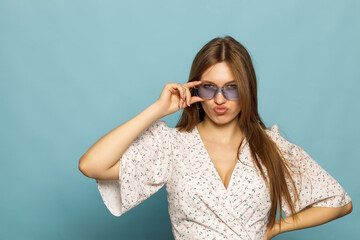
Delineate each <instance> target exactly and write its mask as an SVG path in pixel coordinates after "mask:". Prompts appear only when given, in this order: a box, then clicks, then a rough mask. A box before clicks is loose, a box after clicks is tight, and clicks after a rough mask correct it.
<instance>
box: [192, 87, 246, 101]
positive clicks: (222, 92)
mask: <svg viewBox="0 0 360 240" xmlns="http://www.w3.org/2000/svg"><path fill="white" fill-rule="evenodd" d="M204 85H210V84H203V85H200V86H204ZM234 85H235V84H234ZM200 86H195V87H194V88H193V89H194V90H193V92H192V96H198V97H200V96H199V87H200ZM211 86H213V87H215V88H216V90H215V92H214V96H213V97H211V98H203V99H213V98H214V97H215V96H216V94H217V93H218V92H221V94H222V95H223V96H224V98H226V99H228V100H232V99H239V98H240V96H238V97H237V98H227V97H226V94H225V92H226V90H225V88H226V87H228V86H223V87H218V86H215V85H211ZM224 90H225V91H224Z"/></svg>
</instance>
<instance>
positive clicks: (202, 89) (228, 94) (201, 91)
mask: <svg viewBox="0 0 360 240" xmlns="http://www.w3.org/2000/svg"><path fill="white" fill-rule="evenodd" d="M195 89H196V90H195V93H194V96H199V97H201V98H203V99H212V98H213V97H214V96H215V93H216V91H217V87H216V86H211V85H199V86H196V87H195ZM223 93H224V97H225V98H227V99H238V98H239V93H238V90H237V86H236V85H231V86H226V87H225V88H224V89H223Z"/></svg>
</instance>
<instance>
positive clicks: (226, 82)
mask: <svg viewBox="0 0 360 240" xmlns="http://www.w3.org/2000/svg"><path fill="white" fill-rule="evenodd" d="M202 82H204V83H205V82H206V83H214V82H211V81H208V80H203V81H202ZM234 82H235V80H232V81H229V82H226V83H225V84H227V83H234Z"/></svg>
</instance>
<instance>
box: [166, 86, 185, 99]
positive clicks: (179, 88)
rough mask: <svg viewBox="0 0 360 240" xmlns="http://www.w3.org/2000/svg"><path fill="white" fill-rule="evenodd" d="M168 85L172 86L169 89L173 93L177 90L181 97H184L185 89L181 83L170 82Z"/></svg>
mask: <svg viewBox="0 0 360 240" xmlns="http://www.w3.org/2000/svg"><path fill="white" fill-rule="evenodd" d="M168 85H169V86H170V89H169V90H170V92H171V93H172V94H174V93H176V92H177V93H178V94H179V97H180V98H182V99H184V97H183V96H184V89H183V87H182V85H181V84H180V83H168Z"/></svg>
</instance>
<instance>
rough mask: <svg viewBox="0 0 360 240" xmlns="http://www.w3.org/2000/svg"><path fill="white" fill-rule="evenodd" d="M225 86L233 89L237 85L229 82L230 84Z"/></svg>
mask: <svg viewBox="0 0 360 240" xmlns="http://www.w3.org/2000/svg"><path fill="white" fill-rule="evenodd" d="M227 87H228V88H231V89H234V88H237V85H236V84H231V85H228V86H227Z"/></svg>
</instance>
